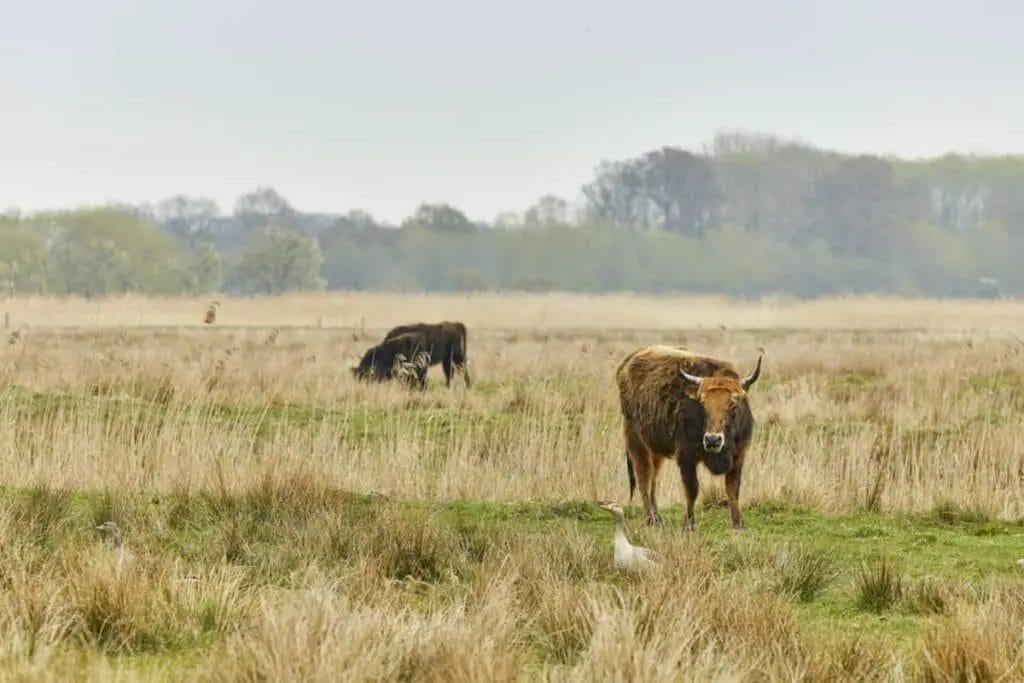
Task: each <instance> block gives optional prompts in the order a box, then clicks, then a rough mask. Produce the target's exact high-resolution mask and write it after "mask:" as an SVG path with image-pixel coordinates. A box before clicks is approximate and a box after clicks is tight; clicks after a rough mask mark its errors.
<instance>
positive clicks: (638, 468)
mask: <svg viewBox="0 0 1024 683" xmlns="http://www.w3.org/2000/svg"><path fill="white" fill-rule="evenodd" d="M626 449H627V450H628V451H629V459H630V461H631V462H632V463H633V473H634V474H635V475H636V483H637V488H638V489H640V500H641V501H643V504H644V519H645V520H646V521H647V523H648V524H658V522H659V519H660V518H659V517H658V508H657V507H655V504H654V499H653V498H652V497H651V490H652V486H651V482H652V480H653V478H654V476H655V472H656V470H655V467H654V463H653V462H652V461H653V458H652V457H651V452H650V451H649V450H648V449H647V445H646V444H644V442H643V441H641V440H640V437H638V436H637V435H636V434H634V433H633V430H631V429H629V428H628V427H627V428H626Z"/></svg>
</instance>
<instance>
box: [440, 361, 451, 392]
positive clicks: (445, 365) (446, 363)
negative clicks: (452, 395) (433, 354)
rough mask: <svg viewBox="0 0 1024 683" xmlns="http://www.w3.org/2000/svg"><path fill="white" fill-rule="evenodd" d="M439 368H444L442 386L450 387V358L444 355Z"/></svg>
mask: <svg viewBox="0 0 1024 683" xmlns="http://www.w3.org/2000/svg"><path fill="white" fill-rule="evenodd" d="M441 366H442V367H443V368H444V385H445V386H446V387H450V386H451V385H452V357H451V356H447V355H446V356H445V357H444V359H443V360H442V361H441Z"/></svg>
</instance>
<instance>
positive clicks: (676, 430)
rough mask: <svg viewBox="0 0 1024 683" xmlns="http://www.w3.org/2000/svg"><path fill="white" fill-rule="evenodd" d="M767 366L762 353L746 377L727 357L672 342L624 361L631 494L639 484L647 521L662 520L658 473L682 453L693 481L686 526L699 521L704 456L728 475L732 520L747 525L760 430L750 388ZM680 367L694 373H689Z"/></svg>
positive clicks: (621, 380) (619, 377) (686, 479)
mask: <svg viewBox="0 0 1024 683" xmlns="http://www.w3.org/2000/svg"><path fill="white" fill-rule="evenodd" d="M760 369H761V361H760V359H758V364H757V369H756V370H755V371H754V373H752V374H751V375H750V376H749V377H746V378H744V379H740V377H739V375H737V374H736V371H735V369H734V368H733V366H732V365H731V364H730V363H728V362H726V361H722V360H718V359H716V358H710V357H708V356H701V355H698V354H695V353H692V352H690V351H687V350H685V349H679V348H672V347H667V346H649V347H647V348H644V349H640V350H638V351H635V352H633V353H631V354H630V355H629V356H627V357H626V359H625V360H624V361H623V362H622V364H621V365H620V366H619V369H618V371H617V372H616V381H617V383H618V385H619V400H620V405H621V408H622V417H623V427H624V434H625V439H626V466H627V472H628V474H629V484H630V491H629V493H630V499H632V496H633V491H634V489H635V488H636V486H637V485H639V488H640V497H641V499H642V500H643V505H644V514H645V517H646V519H647V523H648V524H660V523H661V516H660V515H659V514H658V504H657V499H656V496H655V489H656V487H657V480H658V472H659V470H660V469H661V465H662V464H663V463H664V461H665V460H666V459H668V458H675V460H676V463H677V464H678V465H679V471H680V474H681V475H682V478H683V486H684V487H685V488H686V528H687V529H693V528H694V527H695V520H694V515H693V504H694V501H695V500H696V498H697V491H698V483H697V464H698V463H704V465H705V466H706V467H707V468H708V469H709V470H710V471H711V472H712V473H714V474H724V475H725V486H726V493H727V494H728V496H729V507H730V512H731V515H732V523H733V526H734V527H736V528H742V527H743V526H744V522H743V516H742V515H741V514H740V509H739V491H740V480H741V477H742V473H743V460H744V457H745V456H746V452H747V448H748V447H749V445H750V439H751V436H752V434H753V429H754V417H753V414H752V413H751V411H750V405H749V403H748V402H747V394H746V389H748V388H749V387H750V386H751V385H752V384H753V383H754V382H755V381H757V377H758V375H759V373H760ZM681 371H683V372H685V373H687V374H688V375H691V376H695V377H691V378H690V379H687V378H686V377H685V376H684V375H683V374H682V372H681ZM691 380H692V381H691ZM698 382H699V383H698Z"/></svg>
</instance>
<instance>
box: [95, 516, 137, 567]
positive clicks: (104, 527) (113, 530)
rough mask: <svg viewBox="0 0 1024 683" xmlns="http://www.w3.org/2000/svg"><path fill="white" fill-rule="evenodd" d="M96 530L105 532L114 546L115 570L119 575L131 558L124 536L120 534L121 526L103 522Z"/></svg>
mask: <svg viewBox="0 0 1024 683" xmlns="http://www.w3.org/2000/svg"><path fill="white" fill-rule="evenodd" d="M96 531H99V532H100V533H102V534H105V535H106V536H108V537H109V538H110V544H111V545H112V546H113V547H114V552H116V553H117V565H116V569H115V571H116V572H117V575H118V576H120V575H121V572H123V571H124V566H125V564H126V563H127V562H128V560H129V559H131V553H129V552H128V548H127V547H126V546H125V544H124V536H123V535H122V534H121V528H120V527H118V526H117V525H116V524H114V523H113V522H103V524H100V525H99V526H98V527H96Z"/></svg>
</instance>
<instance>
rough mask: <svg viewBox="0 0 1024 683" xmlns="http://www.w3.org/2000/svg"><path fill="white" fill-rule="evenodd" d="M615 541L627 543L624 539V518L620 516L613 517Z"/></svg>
mask: <svg viewBox="0 0 1024 683" xmlns="http://www.w3.org/2000/svg"><path fill="white" fill-rule="evenodd" d="M615 543H626V544H628V543H629V541H628V540H626V520H624V519H623V518H622V517H616V518H615Z"/></svg>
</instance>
